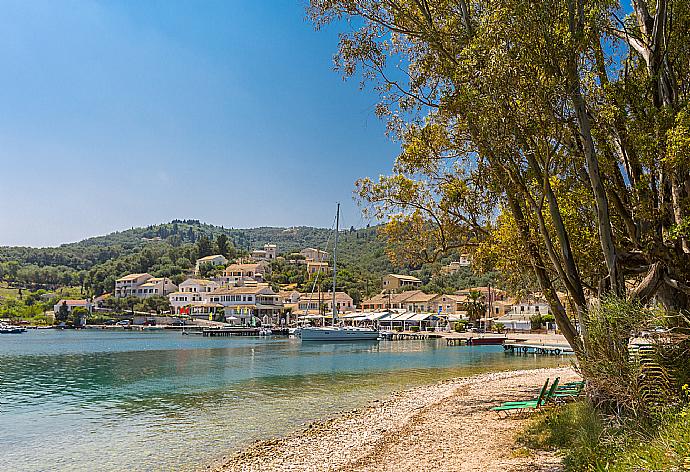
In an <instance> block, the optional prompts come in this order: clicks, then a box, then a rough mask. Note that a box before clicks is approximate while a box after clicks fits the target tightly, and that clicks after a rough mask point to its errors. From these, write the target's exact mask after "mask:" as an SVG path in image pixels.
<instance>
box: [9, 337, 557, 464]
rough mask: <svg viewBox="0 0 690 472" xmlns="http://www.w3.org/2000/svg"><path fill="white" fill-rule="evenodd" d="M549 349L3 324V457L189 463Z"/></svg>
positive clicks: (528, 363) (535, 362)
mask: <svg viewBox="0 0 690 472" xmlns="http://www.w3.org/2000/svg"><path fill="white" fill-rule="evenodd" d="M556 362H558V361H557V360H555V359H554V358H546V357H528V356H519V357H513V356H511V355H506V354H504V353H503V349H502V348H501V347H500V346H475V347H448V346H446V345H445V342H442V341H382V342H374V343H370V342H364V343H347V344H313V343H311V344H307V343H305V344H301V343H300V342H299V340H298V339H288V338H272V339H271V338H268V339H264V338H245V337H231V338H203V337H201V336H195V335H189V336H183V335H182V334H180V333H175V332H127V331H125V332H110V331H95V330H94V331H80V332H74V331H54V330H42V331H30V332H28V333H25V334H21V335H3V336H0V448H1V450H2V455H3V457H2V462H1V463H0V464H1V465H0V469H2V470H12V471H15V470H17V471H38V470H50V471H57V470H65V471H67V470H69V471H74V470H85V471H86V470H102V471H108V470H192V469H196V468H198V467H199V466H200V465H203V464H204V463H205V462H208V461H210V460H213V459H215V458H218V457H220V456H222V455H224V454H226V453H228V452H230V451H232V450H233V449H237V448H239V447H241V446H243V445H245V444H247V443H249V442H251V441H252V440H254V439H259V438H268V437H271V436H275V435H279V434H284V433H286V432H288V431H291V430H294V429H296V428H299V427H300V425H302V424H303V423H305V422H308V421H312V420H315V419H319V418H324V417H326V416H329V415H332V414H334V413H336V412H338V411H341V410H346V409H352V408H356V407H359V406H363V405H365V404H367V403H369V402H370V401H371V400H373V399H376V398H382V397H384V396H385V395H386V394H388V393H390V392H391V391H393V390H400V389H403V388H409V387H412V386H416V385H421V384H426V383H430V382H434V381H437V380H441V379H445V378H451V377H457V376H463V375H470V374H473V373H477V372H482V371H488V370H507V369H516V368H532V367H535V368H536V367H544V366H552V365H554V364H555V363H556Z"/></svg>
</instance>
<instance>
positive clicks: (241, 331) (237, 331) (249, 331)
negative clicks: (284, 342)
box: [201, 328, 289, 337]
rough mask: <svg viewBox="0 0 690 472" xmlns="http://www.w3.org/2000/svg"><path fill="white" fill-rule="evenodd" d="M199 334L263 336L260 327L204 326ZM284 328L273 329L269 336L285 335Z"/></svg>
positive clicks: (212, 335) (211, 335)
mask: <svg viewBox="0 0 690 472" xmlns="http://www.w3.org/2000/svg"><path fill="white" fill-rule="evenodd" d="M201 334H202V335H203V336H205V337H215V336H265V334H263V333H262V330H261V328H204V329H203V331H202V332H201ZM288 334H289V333H288V330H287V328H286V329H273V328H271V334H270V335H269V336H287V335H288Z"/></svg>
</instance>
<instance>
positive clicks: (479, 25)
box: [309, 0, 690, 354]
mask: <svg viewBox="0 0 690 472" xmlns="http://www.w3.org/2000/svg"><path fill="white" fill-rule="evenodd" d="M309 13H310V15H311V17H312V19H313V20H314V21H315V24H316V25H317V26H323V25H325V24H327V23H330V22H334V21H335V22H339V21H347V22H348V25H350V29H349V30H348V32H345V33H342V34H341V36H340V47H339V51H338V54H337V55H336V65H337V67H338V68H340V70H341V71H342V72H343V73H344V75H346V76H348V77H349V76H354V75H357V74H358V73H360V72H361V77H362V78H363V79H364V80H365V81H373V82H374V83H375V84H376V87H377V88H378V90H379V91H380V94H381V103H380V104H379V106H378V112H379V114H380V115H381V116H383V117H385V118H386V119H387V121H388V125H389V130H390V132H391V134H392V136H394V137H395V138H396V139H399V140H400V142H401V144H402V153H401V154H400V156H399V157H398V158H397V160H396V162H395V164H394V168H393V174H392V175H389V176H382V177H380V178H379V179H369V178H365V179H362V180H360V181H359V182H358V188H357V191H358V193H359V196H360V197H361V198H362V199H363V201H364V202H365V203H366V204H367V205H368V206H367V209H368V210H369V211H372V212H373V214H374V215H375V216H378V217H380V218H382V219H386V220H387V225H386V229H385V231H384V234H385V235H386V236H388V238H389V240H391V241H393V242H394V243H395V244H393V246H392V248H393V250H395V251H396V252H397V253H398V254H402V256H403V257H408V258H409V257H421V258H424V259H435V258H437V257H439V255H441V254H443V253H445V252H447V251H448V250H453V249H457V248H462V247H474V248H479V249H480V253H481V252H482V251H483V253H484V254H486V253H493V255H494V256H495V257H497V258H499V259H501V258H510V257H512V258H513V260H515V261H516V262H517V263H518V265H517V267H515V271H516V272H517V271H519V270H523V269H524V266H525V265H526V264H527V265H528V266H531V268H532V272H533V275H534V277H535V279H536V281H537V282H538V285H539V286H540V288H541V291H542V293H543V294H544V296H545V297H546V299H547V300H548V302H549V304H550V306H551V309H552V311H553V313H554V315H555V317H556V320H557V322H558V324H559V326H560V328H561V330H562V331H563V333H564V334H565V336H566V337H567V339H568V341H569V342H570V344H571V345H572V346H573V347H574V349H575V350H576V352H578V353H579V354H582V353H585V352H586V349H587V333H586V330H584V327H585V326H586V325H587V323H586V322H585V321H586V319H587V316H588V309H589V305H588V300H589V299H590V297H591V296H597V297H601V296H603V295H606V294H611V295H614V296H617V297H628V298H630V299H635V300H639V301H640V302H642V303H647V302H649V301H651V300H652V299H656V300H658V301H659V302H660V303H661V304H662V305H663V306H664V307H665V308H666V310H668V312H670V313H677V312H678V311H679V310H681V309H684V308H687V307H688V302H689V300H690V287H689V286H690V247H689V240H690V217H689V213H690V208H689V207H690V205H689V203H688V198H689V196H690V164H689V161H690V159H689V157H690V107H689V106H688V94H689V93H690V61H688V57H689V53H690V35H688V31H690V2H687V1H684V0H657V1H656V3H655V4H653V5H652V4H649V3H648V2H647V0H631V2H630V3H626V4H623V5H621V4H619V3H618V2H616V1H613V0H591V1H588V2H585V1H584V0H531V1H530V0H477V1H473V2H467V1H466V0H452V1H446V0H438V1H430V0H312V1H311V6H310V9H309ZM507 232H510V234H509V235H508V234H506V233H507ZM506 242H510V243H511V245H510V246H506V245H505V244H506ZM487 246H489V248H493V250H487ZM559 290H563V291H564V292H565V294H566V295H565V296H564V295H563V294H561V293H560V292H559ZM566 306H569V307H571V310H568V311H566ZM569 312H570V313H569ZM570 314H572V315H573V317H572V318H571V316H569V315H570ZM573 318H574V319H575V320H577V321H579V322H580V326H581V327H582V328H583V332H582V333H579V332H578V330H577V329H576V325H575V322H574V319H573Z"/></svg>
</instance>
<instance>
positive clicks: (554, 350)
mask: <svg viewBox="0 0 690 472" xmlns="http://www.w3.org/2000/svg"><path fill="white" fill-rule="evenodd" d="M503 349H505V350H506V352H511V353H513V354H541V355H553V356H560V355H561V354H572V353H573V349H572V348H571V347H570V346H565V345H562V344H528V343H523V342H505V343H503Z"/></svg>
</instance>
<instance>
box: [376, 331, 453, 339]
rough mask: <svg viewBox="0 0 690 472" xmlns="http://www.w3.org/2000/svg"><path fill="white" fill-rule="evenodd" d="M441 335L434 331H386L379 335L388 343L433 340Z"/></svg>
mask: <svg viewBox="0 0 690 472" xmlns="http://www.w3.org/2000/svg"><path fill="white" fill-rule="evenodd" d="M440 337H442V336H441V333H436V332H434V331H386V332H382V333H381V338H383V339H386V340H388V341H401V340H404V339H433V338H440Z"/></svg>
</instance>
